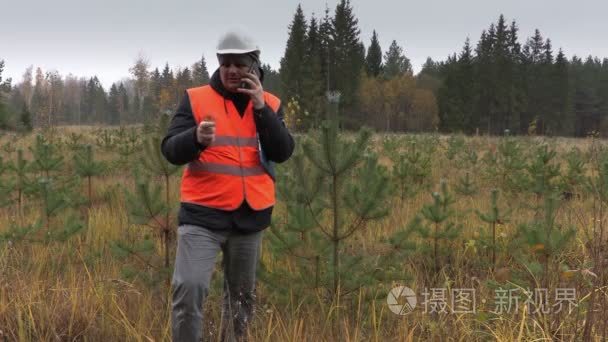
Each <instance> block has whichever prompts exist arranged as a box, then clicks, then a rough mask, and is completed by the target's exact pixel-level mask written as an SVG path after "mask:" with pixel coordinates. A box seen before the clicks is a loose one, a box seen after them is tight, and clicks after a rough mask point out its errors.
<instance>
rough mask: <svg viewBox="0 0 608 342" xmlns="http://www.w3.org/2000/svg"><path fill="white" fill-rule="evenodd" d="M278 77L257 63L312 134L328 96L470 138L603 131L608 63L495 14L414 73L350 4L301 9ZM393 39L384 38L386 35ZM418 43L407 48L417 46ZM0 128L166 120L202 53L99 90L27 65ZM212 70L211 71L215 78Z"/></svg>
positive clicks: (384, 121)
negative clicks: (364, 26) (475, 33)
mask: <svg viewBox="0 0 608 342" xmlns="http://www.w3.org/2000/svg"><path fill="white" fill-rule="evenodd" d="M287 29H288V33H289V35H288V39H287V42H286V45H285V52H284V55H283V57H282V59H281V61H280V67H279V69H278V70H273V68H272V67H271V66H270V65H268V64H264V65H263V69H264V85H265V88H266V90H269V91H271V92H274V93H276V94H278V95H280V97H281V98H282V99H283V101H284V105H285V107H286V108H287V109H288V110H287V113H288V120H289V121H290V122H289V124H290V125H291V126H292V127H293V128H294V129H297V130H307V129H309V128H315V127H318V125H319V124H320V122H321V121H322V120H323V118H324V116H325V115H326V114H325V113H326V112H327V110H326V108H328V103H327V101H328V100H327V99H328V97H327V94H328V91H329V92H339V93H340V97H339V105H340V108H341V113H342V116H343V125H344V127H345V128H357V127H359V126H361V125H367V126H370V127H373V128H374V129H376V130H379V131H392V132H424V131H440V132H462V133H467V134H476V133H477V134H486V133H490V134H503V133H504V132H505V131H506V130H508V131H509V132H510V133H511V134H544V135H562V136H585V135H588V134H600V135H603V136H605V135H608V120H607V119H608V58H603V59H600V58H599V57H593V56H588V57H584V58H583V57H578V56H572V57H570V58H568V57H567V56H565V54H564V53H563V51H562V49H561V48H560V49H555V48H554V47H553V45H552V43H551V40H550V39H549V38H546V37H544V36H543V35H542V34H541V32H540V31H539V30H536V31H535V32H533V34H532V35H531V36H530V37H528V38H526V39H520V32H519V29H518V26H517V23H516V22H515V21H512V22H510V23H509V22H508V21H507V19H506V18H504V16H502V15H500V17H499V18H498V20H497V21H496V22H495V23H492V24H490V25H489V27H488V28H487V29H486V30H484V31H483V32H481V34H480V37H479V39H478V41H477V43H476V44H475V45H474V44H473V43H472V42H471V40H470V39H469V38H468V37H463V41H464V45H463V48H462V50H461V51H458V52H454V53H453V54H451V55H449V56H447V57H446V59H445V60H443V61H434V60H432V59H431V58H428V59H427V61H426V62H425V64H424V65H423V67H422V68H421V70H420V72H419V73H418V74H414V73H413V70H412V65H411V63H410V60H409V59H408V57H407V50H406V49H404V47H402V46H400V45H399V44H398V43H397V39H398V38H399V37H394V38H395V39H394V40H392V43H391V44H390V46H388V48H383V47H381V45H380V43H379V38H378V37H379V34H381V32H380V33H378V32H376V31H374V32H373V34H372V38H371V40H370V41H369V42H368V44H365V43H364V42H363V41H362V40H361V30H360V28H359V23H358V19H357V18H356V16H355V14H354V9H353V6H352V5H351V3H350V2H349V1H347V0H342V1H341V2H340V3H338V5H337V6H336V8H335V9H334V10H333V11H331V10H330V9H329V8H326V9H325V13H324V15H323V16H322V17H316V16H315V15H314V14H313V15H311V16H309V18H307V17H306V15H305V13H304V12H303V10H302V8H301V6H298V7H297V8H296V10H295V13H294V15H293V19H292V21H291V23H290V25H289V27H288V28H287ZM391 38H392V37H391ZM413 48H414V47H412V49H413ZM4 63H10V61H4V60H2V56H0V129H18V130H28V129H31V128H32V127H46V126H54V125H89V124H108V125H124V124H133V123H142V122H149V121H150V120H154V119H155V118H156V117H157V116H158V115H161V114H170V113H171V112H172V111H173V110H174V109H175V107H176V105H177V103H178V101H179V99H180V97H181V95H182V94H183V92H184V90H185V89H187V88H189V87H193V86H197V85H201V84H205V83H206V82H208V80H209V74H210V70H208V69H207V64H206V61H205V57H204V56H201V58H200V60H198V61H193V64H192V65H191V66H190V67H185V68H172V67H171V66H170V65H169V63H166V64H165V65H164V66H160V67H156V66H151V65H150V63H149V62H148V61H147V59H146V58H145V56H139V57H137V58H136V60H135V62H134V63H133V65H132V67H131V68H130V69H129V76H128V77H125V78H124V79H122V80H120V81H117V82H115V83H114V84H112V86H111V87H110V88H109V89H104V87H103V86H102V84H101V83H100V81H99V79H98V78H97V77H92V78H89V79H86V78H82V77H78V76H75V75H72V74H68V75H60V74H59V72H57V71H55V70H47V71H44V70H42V69H40V68H34V67H33V66H31V67H29V68H27V69H26V70H25V71H24V73H23V77H22V79H21V80H20V81H16V80H12V79H4V80H3V79H2V69H3V68H4ZM212 72H213V70H211V73H212Z"/></svg>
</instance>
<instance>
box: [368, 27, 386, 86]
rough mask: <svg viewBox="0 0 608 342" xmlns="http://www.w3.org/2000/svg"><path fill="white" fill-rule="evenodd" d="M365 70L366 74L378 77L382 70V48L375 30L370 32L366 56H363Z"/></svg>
mask: <svg viewBox="0 0 608 342" xmlns="http://www.w3.org/2000/svg"><path fill="white" fill-rule="evenodd" d="M365 71H366V72H367V75H368V76H373V77H378V76H379V75H380V73H381V72H382V48H381V47H380V41H379V40H378V34H377V33H376V30H374V33H373V34H372V38H371V42H370V44H369V48H367V56H365Z"/></svg>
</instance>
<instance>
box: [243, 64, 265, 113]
mask: <svg viewBox="0 0 608 342" xmlns="http://www.w3.org/2000/svg"><path fill="white" fill-rule="evenodd" d="M241 81H242V82H243V83H244V84H246V85H247V88H242V87H241V88H239V89H237V91H238V92H239V93H244V94H248V95H249V96H251V102H253V108H255V109H262V108H264V106H265V105H266V102H265V101H264V88H263V87H262V82H260V79H259V77H258V75H257V74H256V73H254V70H250V72H248V73H246V74H245V75H243V78H241Z"/></svg>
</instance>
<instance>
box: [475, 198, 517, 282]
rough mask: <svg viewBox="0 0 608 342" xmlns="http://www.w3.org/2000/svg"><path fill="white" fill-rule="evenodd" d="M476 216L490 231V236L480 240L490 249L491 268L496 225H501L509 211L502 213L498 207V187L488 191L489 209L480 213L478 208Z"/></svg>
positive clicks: (494, 265) (495, 244)
mask: <svg viewBox="0 0 608 342" xmlns="http://www.w3.org/2000/svg"><path fill="white" fill-rule="evenodd" d="M476 213H477V216H478V217H479V219H481V220H482V221H483V222H486V223H488V225H489V226H490V231H491V234H492V235H491V238H490V239H488V238H486V237H485V236H484V237H483V238H482V239H481V240H482V242H485V243H484V244H485V246H488V247H489V248H490V250H491V251H492V259H491V262H492V264H491V265H492V270H494V269H495V267H496V252H497V249H498V245H497V243H496V226H497V225H503V224H505V223H506V222H508V221H507V218H506V217H508V215H509V213H508V212H507V213H506V214H505V213H502V212H501V210H500V208H499V207H498V189H492V190H491V192H490V210H489V211H488V212H487V213H482V212H480V211H479V210H476Z"/></svg>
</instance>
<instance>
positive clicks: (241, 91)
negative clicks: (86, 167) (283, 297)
mask: <svg viewBox="0 0 608 342" xmlns="http://www.w3.org/2000/svg"><path fill="white" fill-rule="evenodd" d="M259 55H260V50H259V49H258V47H257V46H256V45H255V44H253V43H252V41H251V40H250V39H249V38H247V37H245V36H243V35H240V34H236V33H228V34H227V35H226V36H224V37H223V38H222V39H221V40H220V42H219V45H218V50H217V57H218V61H219V64H220V67H219V69H218V70H216V71H215V73H214V74H213V76H212V77H211V80H210V82H209V85H206V86H202V87H197V88H191V89H188V90H187V91H186V93H185V94H184V96H183V99H182V100H181V103H180V105H179V107H178V108H177V111H176V113H175V115H174V116H173V119H172V121H171V124H170V127H169V129H168V132H167V135H166V136H165V138H164V139H163V141H162V147H161V148H162V152H163V155H164V156H165V158H167V160H168V161H169V162H171V163H173V164H178V165H183V164H188V166H187V168H186V169H185V170H184V174H183V177H182V184H181V207H180V212H179V216H178V220H179V227H178V234H177V235H178V237H177V253H176V259H175V270H174V273H173V301H172V330H173V340H174V341H180V342H181V341H199V340H200V338H201V330H202V329H201V327H202V318H203V314H202V306H203V302H204V300H205V298H206V296H207V294H208V292H209V282H210V278H211V274H212V272H213V269H214V266H215V260H216V256H217V254H218V252H219V251H220V250H221V251H222V254H223V262H222V264H223V268H224V279H225V281H224V303H223V308H222V326H223V328H222V335H223V336H225V337H230V336H231V335H234V336H235V337H236V338H237V339H242V338H244V337H245V335H246V327H247V323H248V322H249V321H251V319H252V314H253V305H254V302H255V271H256V264H257V261H258V258H259V249H260V242H261V239H262V232H263V230H264V229H265V228H266V227H268V226H269V225H270V217H271V214H272V208H273V206H274V204H275V188H274V170H273V165H272V162H278V163H281V162H284V161H286V160H287V159H288V158H289V157H290V156H291V154H292V152H293V149H294V140H293V137H292V136H291V134H290V133H289V131H288V129H287V127H286V126H285V123H284V121H283V111H282V108H281V103H280V100H279V99H278V98H277V97H276V96H274V95H272V94H270V93H268V92H265V91H264V89H263V87H262V80H263V72H262V69H261V68H260V65H261V64H260V60H259ZM258 75H259V76H258Z"/></svg>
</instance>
